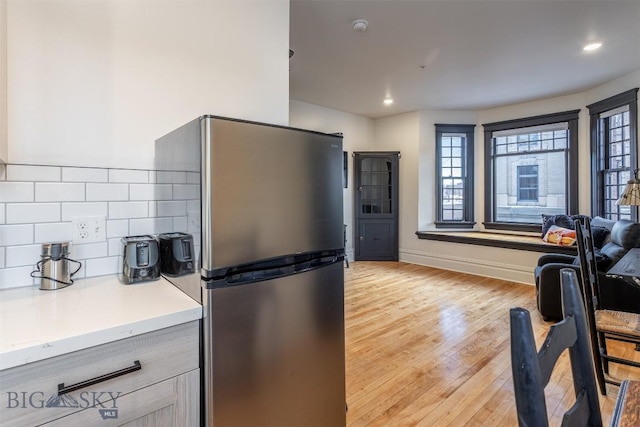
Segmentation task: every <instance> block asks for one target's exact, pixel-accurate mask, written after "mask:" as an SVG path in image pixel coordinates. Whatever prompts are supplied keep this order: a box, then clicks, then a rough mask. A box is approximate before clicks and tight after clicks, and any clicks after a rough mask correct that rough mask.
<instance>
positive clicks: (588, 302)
mask: <svg viewBox="0 0 640 427" xmlns="http://www.w3.org/2000/svg"><path fill="white" fill-rule="evenodd" d="M575 229H576V244H577V245H578V257H579V258H580V274H581V278H582V294H583V300H584V307H585V311H586V317H587V327H588V328H589V339H590V341H591V357H592V358H593V361H594V363H595V368H596V371H595V375H596V379H597V380H598V386H599V387H600V392H601V393H602V394H603V395H606V394H607V386H606V385H605V383H606V380H605V377H604V370H603V365H602V355H601V354H600V343H599V342H598V330H597V329H598V328H597V326H596V310H598V309H599V308H600V303H599V301H600V282H599V279H598V265H597V263H596V254H595V250H594V249H593V234H592V233H591V223H590V222H589V219H588V218H587V219H586V220H585V221H583V222H581V221H576V222H575Z"/></svg>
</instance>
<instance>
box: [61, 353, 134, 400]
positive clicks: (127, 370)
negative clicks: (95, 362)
mask: <svg viewBox="0 0 640 427" xmlns="http://www.w3.org/2000/svg"><path fill="white" fill-rule="evenodd" d="M140 369H142V365H141V364H140V361H139V360H136V361H134V362H133V366H129V367H128V368H124V369H120V370H117V371H114V372H111V373H110V374H104V375H100V376H99V377H95V378H92V379H90V380H86V381H82V382H79V383H77V384H71V385H68V386H66V387H65V385H64V383H61V384H58V396H60V395H62V394H67V393H70V392H72V391H76V390H79V389H81V388H85V387H89V386H91V385H94V384H98V383H101V382H103V381H107V380H111V379H113V378H117V377H121V376H123V375H126V374H129V373H131V372H135V371H139V370H140Z"/></svg>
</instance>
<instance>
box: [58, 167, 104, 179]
mask: <svg viewBox="0 0 640 427" xmlns="http://www.w3.org/2000/svg"><path fill="white" fill-rule="evenodd" d="M62 180H63V181H66V182H109V170H108V169H94V168H74V167H64V168H62Z"/></svg>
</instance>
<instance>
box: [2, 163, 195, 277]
mask: <svg viewBox="0 0 640 427" xmlns="http://www.w3.org/2000/svg"><path fill="white" fill-rule="evenodd" d="M198 180H199V174H198V173H194V172H182V171H149V170H125V169H103V168H85V167H71V166H64V167H58V166H32V165H0V289H2V288H9V287H16V286H29V285H34V284H35V285H37V284H38V283H39V279H35V280H34V279H32V278H31V277H30V276H29V273H30V272H31V271H32V270H33V269H34V266H35V264H36V263H37V262H38V261H39V260H40V254H41V246H42V245H41V243H45V242H56V241H71V240H72V223H71V221H72V219H73V218H75V217H80V216H82V217H84V216H105V217H106V218H107V221H106V226H107V240H106V241H104V242H97V243H89V244H76V245H72V246H71V250H70V258H72V259H77V260H79V261H82V263H83V267H82V269H81V270H80V271H79V273H77V274H76V275H74V279H78V278H82V277H93V276H100V275H104V274H114V273H117V269H118V259H119V257H118V255H120V253H121V250H122V244H121V242H120V239H121V238H122V237H124V236H129V235H140V234H160V233H168V232H172V231H188V228H189V227H190V223H191V222H192V219H191V218H192V217H194V218H195V217H196V216H197V215H198V214H199V211H200V202H199V200H198V199H199V194H198V189H199V182H198ZM192 228H194V231H195V230H197V225H194V227H192Z"/></svg>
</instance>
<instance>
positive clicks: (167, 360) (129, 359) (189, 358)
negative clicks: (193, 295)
mask: <svg viewBox="0 0 640 427" xmlns="http://www.w3.org/2000/svg"><path fill="white" fill-rule="evenodd" d="M198 340H199V327H198V322H197V321H194V322H189V323H185V324H182V325H177V326H173V327H170V328H166V329H161V330H158V331H154V332H150V333H147V334H142V335H139V336H135V337H131V338H126V339H123V340H119V341H115V342H112V343H108V344H103V345H99V346H96V347H91V348H87V349H84V350H80V351H76V352H73V353H69V354H65V355H62V356H58V357H53V358H50V359H45V360H42V361H38V362H35V363H30V364H27V365H23V366H18V367H15V368H11V369H7V370H5V371H2V372H0V387H1V390H0V391H1V394H0V398H1V399H2V400H1V401H0V408H1V409H2V425H3V426H12V425H16V426H18V425H19V426H25V425H37V424H41V423H43V422H45V421H48V420H52V419H56V418H60V417H62V416H65V415H68V414H71V413H73V412H77V411H80V410H82V409H85V408H86V407H90V406H98V407H99V405H100V402H104V401H107V400H109V399H110V397H111V398H113V397H116V396H120V395H124V394H127V393H131V392H132V391H135V390H138V389H141V388H143V387H147V386H149V385H151V384H155V383H158V382H160V381H162V380H165V379H168V378H171V377H175V376H177V375H180V374H183V373H185V372H188V371H192V370H194V369H197V368H198V362H199V345H198ZM135 361H139V363H140V367H141V369H139V370H135V371H132V372H127V371H126V370H125V371H124V372H122V375H119V376H115V377H113V378H110V377H109V375H108V374H112V373H114V372H117V371H121V370H123V369H125V368H129V367H132V366H134V362H135ZM101 376H103V378H102V379H103V380H101V381H99V382H97V383H96V384H93V385H88V386H86V387H82V388H79V389H77V390H73V391H70V392H68V393H66V394H62V395H58V384H64V386H65V387H68V386H69V385H75V384H79V383H83V382H85V381H88V380H91V379H95V378H98V379H100V378H99V377H101ZM105 378H107V379H105ZM109 393H111V395H110V394H109Z"/></svg>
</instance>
